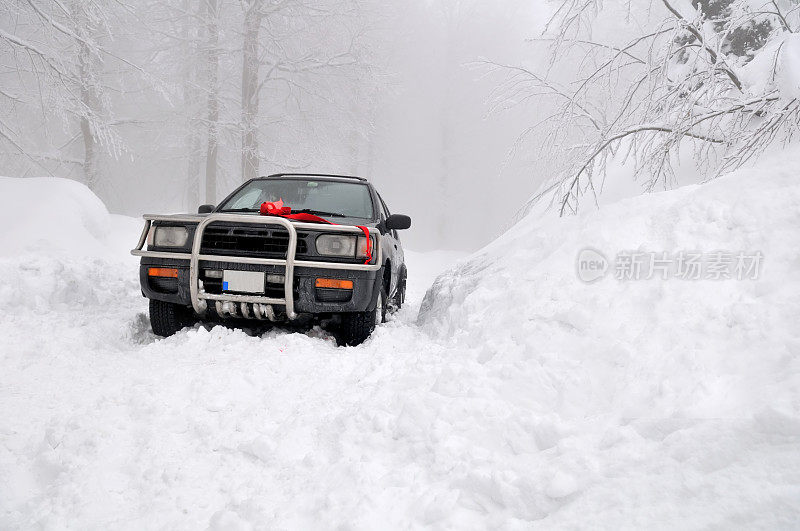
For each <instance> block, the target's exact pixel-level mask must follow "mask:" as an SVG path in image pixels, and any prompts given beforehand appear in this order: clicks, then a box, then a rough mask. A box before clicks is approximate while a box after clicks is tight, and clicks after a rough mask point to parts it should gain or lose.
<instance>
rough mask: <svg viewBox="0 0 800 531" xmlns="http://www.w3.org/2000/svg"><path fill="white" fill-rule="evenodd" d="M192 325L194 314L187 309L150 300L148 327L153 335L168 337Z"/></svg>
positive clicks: (178, 305) (169, 303)
mask: <svg viewBox="0 0 800 531" xmlns="http://www.w3.org/2000/svg"><path fill="white" fill-rule="evenodd" d="M194 323H195V318H194V314H193V313H192V311H191V310H190V309H189V308H187V307H185V306H181V305H180V304H173V303H171V302H163V301H156V300H153V299H150V325H151V326H152V327H153V333H154V334H155V335H157V336H162V337H169V336H171V335H173V334H174V333H175V332H178V331H179V330H181V329H183V328H185V327H187V326H191V325H193V324H194Z"/></svg>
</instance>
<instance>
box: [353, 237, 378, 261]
mask: <svg viewBox="0 0 800 531" xmlns="http://www.w3.org/2000/svg"><path fill="white" fill-rule="evenodd" d="M369 239H370V243H371V244H372V246H371V248H370V251H371V252H372V256H375V239H374V238H372V237H371V236H370V238H369ZM356 249H357V252H356V258H366V257H367V238H366V237H365V236H359V237H358V243H356Z"/></svg>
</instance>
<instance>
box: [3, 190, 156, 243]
mask: <svg viewBox="0 0 800 531" xmlns="http://www.w3.org/2000/svg"><path fill="white" fill-rule="evenodd" d="M0 223H2V226H3V227H11V229H10V230H4V231H3V232H2V233H0V256H17V255H20V254H26V253H28V254H39V255H41V254H44V255H52V254H59V255H76V256H103V257H105V256H108V255H109V253H111V254H115V253H119V251H121V250H122V248H123V247H127V248H128V250H129V249H130V248H131V247H132V246H133V244H135V243H136V242H135V241H134V242H133V243H131V242H130V240H128V241H126V242H125V243H124V246H122V245H121V242H120V238H119V233H120V232H122V231H126V232H128V233H130V232H131V231H133V230H135V229H133V227H134V225H135V224H138V222H136V221H135V220H132V219H131V218H126V217H123V216H114V215H110V214H109V213H108V210H107V209H106V207H105V205H104V204H103V202H102V201H100V199H99V198H98V197H97V196H96V195H94V194H93V193H92V192H91V191H90V190H89V189H88V188H87V187H86V186H84V185H83V184H81V183H78V182H76V181H72V180H69V179H58V178H55V177H32V178H24V179H19V178H11V177H0ZM139 229H141V226H140V227H139Z"/></svg>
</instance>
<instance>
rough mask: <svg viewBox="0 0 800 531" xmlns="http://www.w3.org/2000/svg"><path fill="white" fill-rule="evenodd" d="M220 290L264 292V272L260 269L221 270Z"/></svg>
mask: <svg viewBox="0 0 800 531" xmlns="http://www.w3.org/2000/svg"><path fill="white" fill-rule="evenodd" d="M222 291H236V292H239V293H264V273H262V272H260V271H228V270H227V269H226V270H224V271H223V272H222Z"/></svg>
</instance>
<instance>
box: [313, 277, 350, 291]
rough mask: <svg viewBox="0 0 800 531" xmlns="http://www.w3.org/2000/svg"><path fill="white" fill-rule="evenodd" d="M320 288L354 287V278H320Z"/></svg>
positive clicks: (318, 281)
mask: <svg viewBox="0 0 800 531" xmlns="http://www.w3.org/2000/svg"><path fill="white" fill-rule="evenodd" d="M317 287H318V288H336V289H353V281H352V280H336V279H334V278H318V279H317Z"/></svg>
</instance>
